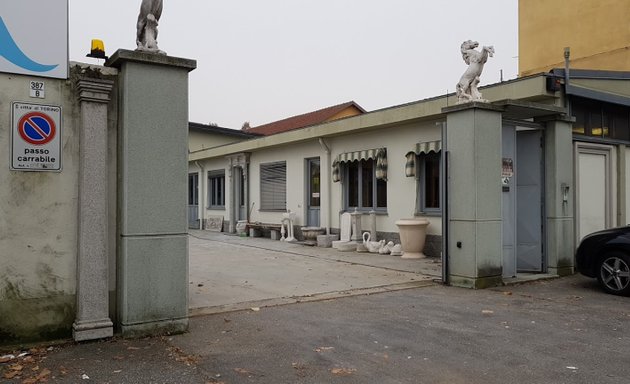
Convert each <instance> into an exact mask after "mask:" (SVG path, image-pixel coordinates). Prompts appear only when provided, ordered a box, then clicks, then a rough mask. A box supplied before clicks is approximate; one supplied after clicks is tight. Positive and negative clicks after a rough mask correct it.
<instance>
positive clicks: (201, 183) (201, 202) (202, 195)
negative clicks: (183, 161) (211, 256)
mask: <svg viewBox="0 0 630 384" xmlns="http://www.w3.org/2000/svg"><path fill="white" fill-rule="evenodd" d="M195 165H196V166H198V167H199V169H201V177H200V178H199V210H200V211H201V212H200V215H199V229H205V228H204V225H203V220H204V218H205V215H204V212H205V206H206V204H205V201H206V200H205V196H206V194H205V193H204V185H205V183H204V177H205V175H206V169H205V168H204V167H203V166H202V165H201V164H199V162H198V161H195Z"/></svg>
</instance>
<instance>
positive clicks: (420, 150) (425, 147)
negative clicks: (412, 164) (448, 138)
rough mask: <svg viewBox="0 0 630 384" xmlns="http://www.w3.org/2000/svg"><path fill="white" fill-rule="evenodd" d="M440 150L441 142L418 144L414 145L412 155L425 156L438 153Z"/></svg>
mask: <svg viewBox="0 0 630 384" xmlns="http://www.w3.org/2000/svg"><path fill="white" fill-rule="evenodd" d="M441 150H442V141H440V140H436V141H425V142H424V143H418V144H416V145H415V148H414V151H413V152H414V153H415V154H416V155H422V154H427V153H431V152H435V153H438V152H440V151H441Z"/></svg>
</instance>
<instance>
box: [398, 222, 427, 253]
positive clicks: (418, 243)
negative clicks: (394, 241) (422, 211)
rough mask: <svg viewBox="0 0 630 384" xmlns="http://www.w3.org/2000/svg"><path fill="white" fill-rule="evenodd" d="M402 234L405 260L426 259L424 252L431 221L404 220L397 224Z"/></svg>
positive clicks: (401, 240) (401, 241) (401, 239)
mask: <svg viewBox="0 0 630 384" xmlns="http://www.w3.org/2000/svg"><path fill="white" fill-rule="evenodd" d="M396 225H397V226H398V231H399V233H400V243H401V245H402V251H403V254H402V256H401V257H402V258H403V259H423V258H425V257H426V255H425V254H424V253H422V250H423V249H424V243H425V241H426V237H427V227H428V226H429V220H426V219H402V220H398V221H397V222H396Z"/></svg>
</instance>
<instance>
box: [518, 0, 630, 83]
mask: <svg viewBox="0 0 630 384" xmlns="http://www.w3.org/2000/svg"><path fill="white" fill-rule="evenodd" d="M564 47H570V48H571V68H575V69H600V70H617V71H630V0H519V74H520V76H527V75H531V74H535V73H540V72H547V71H549V70H550V69H552V68H562V67H564Z"/></svg>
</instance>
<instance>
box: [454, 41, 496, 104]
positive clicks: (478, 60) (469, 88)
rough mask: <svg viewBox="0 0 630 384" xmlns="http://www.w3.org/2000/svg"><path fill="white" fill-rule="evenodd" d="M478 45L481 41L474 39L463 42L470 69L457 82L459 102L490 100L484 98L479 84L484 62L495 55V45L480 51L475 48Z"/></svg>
mask: <svg viewBox="0 0 630 384" xmlns="http://www.w3.org/2000/svg"><path fill="white" fill-rule="evenodd" d="M478 46H479V43H478V42H476V41H472V40H467V41H464V42H463V43H462V46H461V52H462V58H463V59H464V61H465V62H466V64H468V69H467V70H466V72H464V74H463V75H462V77H461V79H459V83H457V87H456V90H457V104H462V103H468V102H471V101H481V102H488V100H485V99H483V97H482V96H481V92H479V89H477V86H478V85H479V82H480V77H481V72H483V66H484V64H485V63H486V62H487V61H488V57H492V56H493V55H494V47H492V46H489V47H483V48H482V49H481V52H479V51H476V50H475V48H477V47H478Z"/></svg>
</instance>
